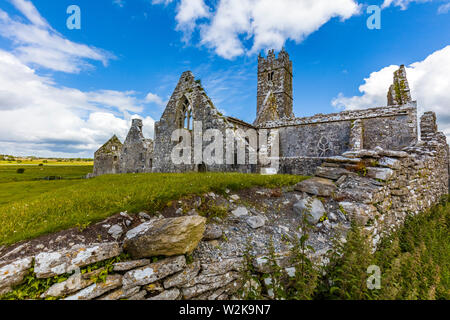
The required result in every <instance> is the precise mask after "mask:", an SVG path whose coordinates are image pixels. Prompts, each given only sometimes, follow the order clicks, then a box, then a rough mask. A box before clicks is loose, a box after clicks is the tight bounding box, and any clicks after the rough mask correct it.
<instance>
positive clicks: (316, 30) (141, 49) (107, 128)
mask: <svg viewBox="0 0 450 320" xmlns="http://www.w3.org/2000/svg"><path fill="white" fill-rule="evenodd" d="M255 1H256V2H255ZM277 3H278V5H276V4H277ZM306 3H308V1H304V0H298V1H290V0H280V1H279V2H278V1H267V0H259V2H258V1H257V0H240V1H236V0H216V1H203V0H153V1H152V0H122V1H118V0H98V1H87V0H70V1H66V0H58V1H52V0H34V1H28V0H6V1H2V2H1V3H0V10H1V11H0V125H1V127H0V141H1V145H0V154H2V153H4V154H11V153H12V154H20V155H28V154H35V155H41V156H86V157H91V156H92V155H93V152H94V151H95V150H96V148H97V147H98V146H99V145H101V144H102V143H103V142H104V141H105V140H106V139H108V138H109V137H110V136H111V135H112V134H113V133H116V134H118V135H119V137H121V138H122V139H123V138H124V136H125V134H126V131H127V127H128V125H129V121H130V119H131V118H132V117H133V116H140V117H142V118H143V119H144V124H145V125H146V134H147V135H149V136H150V135H151V134H152V123H153V121H157V120H158V119H159V117H160V116H161V113H162V111H163V110H164V107H165V102H167V100H168V99H169V97H170V95H171V93H172V90H173V89H174V87H175V85H176V83H177V81H178V78H179V76H180V74H181V73H182V72H183V71H185V70H191V71H192V72H193V73H194V75H195V76H196V77H197V78H198V79H201V80H202V83H203V85H204V87H205V89H206V91H207V93H208V94H209V95H210V97H211V98H212V100H213V102H214V103H215V105H216V106H217V107H218V108H219V109H220V110H221V111H222V112H224V113H225V114H226V115H229V116H234V117H237V118H241V119H243V120H245V121H248V122H253V120H254V118H255V112H256V67H257V55H258V53H259V52H263V53H264V52H265V51H266V50H267V49H270V48H275V49H280V48H281V46H283V45H284V46H285V47H286V50H287V51H288V53H289V54H290V56H291V59H292V61H293V65H294V112H295V114H296V116H298V117H300V116H309V115H313V114H316V113H331V112H336V111H340V110H344V109H356V108H366V107H375V106H382V105H385V104H386V101H385V99H386V93H387V89H388V87H389V84H390V82H391V81H392V71H393V70H395V68H396V67H397V66H398V65H399V64H405V65H406V66H407V67H408V69H407V73H408V76H409V75H410V74H411V78H412V79H411V82H412V83H411V87H412V89H413V97H414V98H416V99H417V100H418V103H419V105H420V106H423V108H424V109H427V110H433V111H436V112H437V113H438V117H439V116H440V118H441V120H440V125H441V128H440V129H442V130H444V131H445V132H446V134H447V135H450V110H448V109H450V96H449V95H450V84H449V82H450V75H449V74H450V72H448V71H449V70H448V68H449V65H450V47H448V46H449V45H450V43H449V42H450V41H449V40H450V37H449V35H450V12H449V9H450V4H449V1H436V0H435V1H408V0H394V1H392V0H386V1H370V2H365V1H364V2H361V1H356V0H333V1H332V0H329V1H326V0H318V1H317V3H319V4H320V3H321V5H319V4H318V5H317V6H316V7H314V8H312V7H311V8H309V7H308V5H307V4H306ZM72 4H76V5H78V6H79V7H80V9H81V29H80V30H69V29H68V28H67V26H66V19H67V18H68V16H69V15H68V14H67V13H66V9H67V7H68V6H69V5H72ZM367 5H379V6H380V7H381V6H383V9H382V12H381V29H380V30H369V29H368V28H367V26H366V20H367V19H368V17H369V14H367V13H366V7H367ZM274 6H276V7H274ZM41 37H42V38H41ZM11 74H14V75H16V77H17V79H16V81H12V80H11V78H10V75H11ZM2 79H3V82H4V83H5V86H3V89H2V84H3V82H2ZM424 84H425V85H424ZM360 86H362V87H360ZM5 88H6V89H5ZM436 88H437V89H436ZM415 89H416V92H415V91H414V90H415ZM435 89H436V90H435ZM28 95H29V96H28ZM13 119H19V121H15V120H13Z"/></svg>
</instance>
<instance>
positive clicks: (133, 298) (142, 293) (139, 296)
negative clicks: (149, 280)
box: [127, 290, 147, 301]
mask: <svg viewBox="0 0 450 320" xmlns="http://www.w3.org/2000/svg"><path fill="white" fill-rule="evenodd" d="M146 295H147V291H145V290H141V291H139V292H138V293H136V294H134V295H132V296H131V297H129V298H128V299H127V300H131V301H137V300H145V296H146Z"/></svg>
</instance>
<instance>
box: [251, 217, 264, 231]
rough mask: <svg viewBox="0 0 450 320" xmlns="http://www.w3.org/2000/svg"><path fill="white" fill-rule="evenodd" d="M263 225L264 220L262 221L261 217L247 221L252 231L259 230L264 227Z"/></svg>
mask: <svg viewBox="0 0 450 320" xmlns="http://www.w3.org/2000/svg"><path fill="white" fill-rule="evenodd" d="M265 223H266V220H264V218H263V217H261V216H252V217H250V218H248V219H247V224H248V225H249V226H250V228H252V229H258V228H261V227H263V226H264V225H265Z"/></svg>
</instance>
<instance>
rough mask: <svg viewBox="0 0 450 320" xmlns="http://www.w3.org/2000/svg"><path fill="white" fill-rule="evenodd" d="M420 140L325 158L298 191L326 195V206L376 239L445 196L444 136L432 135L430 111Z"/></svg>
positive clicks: (446, 158)
mask: <svg viewBox="0 0 450 320" xmlns="http://www.w3.org/2000/svg"><path fill="white" fill-rule="evenodd" d="M421 131H422V135H421V137H422V141H420V142H418V143H417V144H415V145H413V146H409V147H406V148H404V149H403V150H402V151H395V150H387V149H383V148H380V147H376V148H375V149H373V150H358V151H349V152H346V153H344V154H343V155H342V156H336V157H331V158H328V159H326V161H324V163H323V164H322V165H321V166H320V167H318V168H317V170H316V177H315V178H313V179H311V180H307V181H305V182H304V183H303V184H302V185H300V186H299V188H298V189H299V190H300V191H303V192H305V193H307V194H309V195H310V196H312V197H317V196H324V193H323V190H324V188H325V189H327V190H328V191H329V192H328V194H327V195H325V196H326V198H325V199H326V200H325V201H326V203H327V205H326V208H328V209H329V208H336V207H339V208H340V210H341V211H342V212H345V213H346V214H349V215H350V216H351V217H352V218H353V219H356V220H357V221H358V222H360V223H361V224H362V225H363V226H365V228H366V229H367V231H369V232H371V233H372V235H373V240H374V244H376V243H377V242H378V241H379V239H380V237H381V236H382V235H383V234H384V233H386V232H390V231H392V230H393V229H396V228H398V227H399V226H401V225H402V224H403V222H404V220H405V219H406V217H407V216H409V215H416V214H418V213H420V212H424V211H426V210H427V209H429V208H431V207H432V206H434V205H436V203H438V202H439V200H440V199H441V197H442V196H444V195H447V194H448V187H449V182H448V180H449V153H448V144H447V141H446V137H445V135H444V134H443V133H441V132H437V127H436V118H435V115H434V113H432V112H427V113H425V114H424V115H423V116H422V118H421Z"/></svg>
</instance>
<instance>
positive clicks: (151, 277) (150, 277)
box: [123, 256, 186, 289]
mask: <svg viewBox="0 0 450 320" xmlns="http://www.w3.org/2000/svg"><path fill="white" fill-rule="evenodd" d="M185 267H186V258H185V257H184V256H178V257H170V258H167V259H164V260H161V261H158V262H155V263H151V264H149V265H148V266H145V267H142V268H139V269H134V270H131V271H128V272H127V273H125V275H124V276H123V287H124V288H125V289H127V288H132V287H136V286H144V285H147V284H150V283H153V282H155V281H158V280H161V279H163V278H165V277H167V276H170V275H172V274H174V273H177V272H180V271H181V270H183V269H184V268H185Z"/></svg>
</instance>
